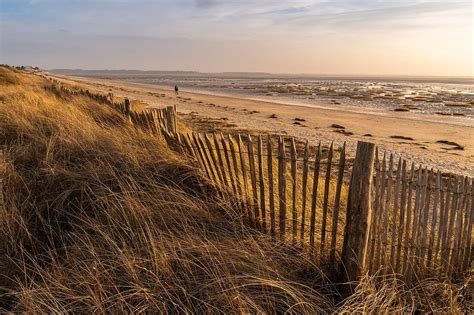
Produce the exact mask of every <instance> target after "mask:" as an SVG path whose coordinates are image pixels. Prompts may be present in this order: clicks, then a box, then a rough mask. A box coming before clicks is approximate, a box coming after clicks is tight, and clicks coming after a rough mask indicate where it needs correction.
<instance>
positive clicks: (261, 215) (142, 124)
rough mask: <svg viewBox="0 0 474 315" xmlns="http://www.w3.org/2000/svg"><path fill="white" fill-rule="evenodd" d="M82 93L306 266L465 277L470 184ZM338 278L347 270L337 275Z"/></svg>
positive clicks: (364, 148) (374, 156)
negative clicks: (209, 127)
mask: <svg viewBox="0 0 474 315" xmlns="http://www.w3.org/2000/svg"><path fill="white" fill-rule="evenodd" d="M53 86H55V89H59V90H65V91H67V92H68V93H83V94H86V95H88V96H90V97H91V98H93V99H95V100H99V101H102V102H104V103H106V104H108V105H111V106H113V107H114V108H117V109H118V110H120V111H121V112H122V113H123V114H124V115H126V116H127V117H128V119H129V120H130V122H131V123H133V124H134V125H135V126H136V127H137V128H140V129H143V130H145V131H146V132H150V133H153V134H156V135H157V136H161V137H163V138H164V139H165V140H166V142H167V144H168V145H169V146H170V147H171V148H172V149H174V150H175V151H177V152H180V153H181V154H184V155H186V156H187V157H189V158H190V159H192V160H193V161H194V162H195V163H196V166H198V167H199V169H200V170H201V171H202V172H203V174H204V175H205V176H206V177H207V178H208V179H209V180H210V181H212V182H214V183H215V184H216V185H219V186H220V187H221V188H222V189H221V191H222V197H223V198H226V197H228V198H229V200H233V201H234V202H235V207H236V208H238V209H240V211H241V214H242V217H243V219H244V220H246V221H247V222H248V223H249V224H251V225H252V226H254V227H255V228H257V229H259V230H261V231H262V232H264V233H268V234H269V235H270V236H271V237H272V238H273V239H274V240H275V242H281V243H286V244H288V245H291V246H294V247H295V249H297V250H301V251H304V252H305V253H306V254H307V255H308V256H309V257H310V258H311V259H315V260H318V261H320V262H322V263H327V264H329V265H330V266H340V267H341V268H343V269H342V271H343V273H344V274H345V277H346V279H347V280H356V279H357V277H359V276H360V275H362V274H363V273H366V272H369V273H370V274H380V275H389V274H391V275H393V274H395V275H397V276H399V277H402V278H405V279H407V280H410V279H411V278H412V277H417V278H420V277H425V276H430V277H433V276H436V277H440V278H459V277H462V276H463V275H465V273H467V272H470V271H471V270H472V269H471V268H472V266H471V264H472V252H473V235H472V234H473V233H472V232H473V231H472V227H473V217H474V200H473V198H474V197H473V196H474V185H473V179H472V178H468V177H465V176H459V175H443V174H441V173H440V172H439V171H434V170H433V169H428V168H426V167H423V166H421V165H420V166H416V165H415V164H414V163H409V161H407V160H404V159H401V158H398V159H395V155H394V154H392V153H387V152H386V153H383V152H378V149H377V148H376V147H375V145H373V144H370V143H365V142H359V143H358V145H357V152H356V156H355V159H350V158H349V157H348V156H347V154H346V148H345V145H342V146H341V147H335V146H334V144H333V143H323V142H320V143H319V144H318V145H317V146H316V147H313V146H310V145H309V144H308V142H306V143H301V142H297V141H296V140H295V139H294V138H290V137H282V136H265V137H262V136H261V135H258V136H252V135H248V134H247V135H241V134H236V135H231V134H228V135H224V134H216V133H212V134H201V133H187V134H183V133H180V132H179V131H178V128H177V114H176V107H174V106H170V107H166V108H162V109H148V110H146V111H143V112H139V113H137V112H134V111H133V110H132V108H131V106H130V102H129V101H128V100H125V102H123V103H114V102H113V96H110V95H109V96H103V95H100V94H93V93H90V92H84V91H82V92H72V91H70V90H69V89H67V88H64V87H62V86H61V85H60V84H55V85H53ZM344 271H345V272H344Z"/></svg>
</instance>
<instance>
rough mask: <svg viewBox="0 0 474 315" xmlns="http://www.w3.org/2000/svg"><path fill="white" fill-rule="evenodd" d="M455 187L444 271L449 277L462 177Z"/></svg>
mask: <svg viewBox="0 0 474 315" xmlns="http://www.w3.org/2000/svg"><path fill="white" fill-rule="evenodd" d="M455 183H456V184H455V186H454V189H453V197H452V202H451V207H450V211H449V212H450V214H449V215H450V217H449V226H448V235H447V237H446V245H447V248H446V255H445V256H444V257H445V264H444V266H443V267H444V268H443V269H444V270H445V272H446V273H447V275H449V274H450V272H451V267H452V266H451V265H450V262H451V255H452V251H453V247H454V244H453V243H454V241H453V235H454V227H455V226H454V223H455V222H456V221H455V220H456V214H457V206H458V199H459V191H460V186H461V183H462V178H461V176H457V177H456V179H455Z"/></svg>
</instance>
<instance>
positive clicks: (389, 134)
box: [54, 76, 474, 177]
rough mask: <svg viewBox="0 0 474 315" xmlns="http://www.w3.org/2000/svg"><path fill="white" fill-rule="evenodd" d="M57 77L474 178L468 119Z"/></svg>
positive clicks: (473, 139)
mask: <svg viewBox="0 0 474 315" xmlns="http://www.w3.org/2000/svg"><path fill="white" fill-rule="evenodd" d="M54 77H55V78H57V79H62V80H65V81H69V82H74V83H75V84H79V85H82V86H83V87H85V88H89V89H91V90H98V91H102V92H104V93H108V92H112V93H114V95H116V96H121V97H125V96H126V97H129V98H131V99H136V100H141V101H144V102H146V103H147V104H149V106H151V107H163V106H169V105H177V106H178V112H179V113H182V114H190V113H192V114H193V115H194V116H199V117H200V118H202V119H206V118H212V119H222V120H225V121H226V122H228V123H231V124H234V125H236V126H237V127H238V128H239V129H249V130H262V131H265V132H271V133H276V134H286V135H289V136H295V137H299V138H304V139H308V140H309V141H310V143H312V144H317V142H318V141H320V140H322V141H326V142H327V141H331V140H334V141H335V143H336V144H342V143H343V142H344V141H345V142H346V143H347V146H348V149H349V151H350V152H352V153H353V151H354V149H355V145H356V143H357V141H359V140H362V141H370V142H374V143H376V144H378V145H379V148H380V150H381V151H389V152H393V153H396V157H397V158H398V156H401V157H404V158H407V159H408V160H410V161H414V162H415V163H422V164H423V165H425V166H427V167H429V168H431V167H432V168H434V169H440V170H441V171H443V172H453V173H457V174H462V175H468V176H471V177H472V176H474V121H473V120H472V119H468V118H464V117H444V116H441V117H438V116H434V115H423V114H418V113H416V112H394V111H389V110H384V109H370V110H369V109H364V108H357V107H350V106H335V105H334V104H330V103H327V104H325V103H321V104H317V105H315V106H308V105H305V104H297V103H292V104H289V102H274V101H265V100H258V99H250V98H240V97H229V96H219V95H209V94H203V93H196V92H185V91H181V92H180V95H179V97H177V96H175V95H174V91H172V90H171V89H166V88H163V87H157V86H155V85H149V84H140V83H128V82H122V81H114V80H107V79H95V78H79V77H64V76H54ZM341 127H342V128H341ZM440 141H442V142H443V143H441V142H440ZM447 143H448V144H447ZM456 144H458V146H457V145H456Z"/></svg>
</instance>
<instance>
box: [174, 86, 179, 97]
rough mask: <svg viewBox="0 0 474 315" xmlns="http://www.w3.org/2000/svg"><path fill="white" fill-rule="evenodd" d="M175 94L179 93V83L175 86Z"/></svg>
mask: <svg viewBox="0 0 474 315" xmlns="http://www.w3.org/2000/svg"><path fill="white" fill-rule="evenodd" d="M174 94H176V95H178V94H179V89H178V86H177V85H175V86H174Z"/></svg>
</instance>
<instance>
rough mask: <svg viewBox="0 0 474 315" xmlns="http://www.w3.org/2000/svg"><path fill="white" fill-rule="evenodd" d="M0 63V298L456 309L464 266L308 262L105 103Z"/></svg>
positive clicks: (218, 309) (273, 309) (304, 309)
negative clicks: (419, 277) (425, 269)
mask: <svg viewBox="0 0 474 315" xmlns="http://www.w3.org/2000/svg"><path fill="white" fill-rule="evenodd" d="M48 84H49V83H48V81H47V80H45V79H43V78H41V77H40V76H37V75H32V74H25V73H23V72H19V71H17V70H14V69H10V68H7V67H0V139H1V145H2V149H3V155H2V162H1V163H0V166H1V169H0V171H1V178H2V186H3V194H2V199H0V201H1V204H0V311H1V312H8V311H13V312H34V313H50V312H54V313H56V312H78V313H92V312H94V313H118V312H127V313H128V312H145V311H146V312H162V313H165V312H174V313H177V312H180V313H181V312H183V313H185V312H187V313H248V312H250V313H258V312H267V313H283V312H289V313H309V314H315V313H333V312H413V311H415V310H422V311H434V312H453V313H469V312H471V311H472V300H471V298H470V297H469V292H472V291H470V290H469V289H470V288H469V285H472V283H470V282H469V281H468V280H466V281H465V282H463V283H457V284H453V283H450V282H444V283H441V282H439V281H435V280H426V281H424V282H423V283H415V284H413V285H410V286H408V285H407V284H405V283H400V282H399V281H397V280H393V279H385V280H381V279H380V280H379V279H377V278H376V277H372V278H367V279H363V281H361V282H360V283H359V285H358V288H357V290H356V293H355V294H354V295H352V296H350V297H349V298H347V299H342V298H341V296H340V295H339V293H338V285H335V284H333V283H332V282H331V281H330V280H329V278H333V276H334V275H326V274H325V271H324V270H320V269H319V268H318V266H317V265H315V263H314V262H312V261H310V260H308V259H307V258H305V257H304V256H299V255H298V254H296V253H294V252H292V251H291V250H289V249H288V248H286V247H284V246H277V245H275V244H274V243H273V242H271V241H270V240H269V239H268V237H267V236H266V235H263V234H260V233H259V232H257V231H255V230H253V229H252V228H249V227H247V226H246V225H245V224H242V220H240V214H239V213H238V212H236V211H235V210H234V207H233V203H232V201H229V200H222V199H221V198H220V197H219V196H220V194H219V193H218V188H216V187H214V186H213V185H212V184H210V183H208V182H207V181H206V180H205V179H204V178H201V177H200V175H199V174H200V173H199V172H197V171H196V169H194V167H193V166H190V163H189V161H186V160H184V159H183V158H182V157H179V156H177V155H175V154H174V153H173V152H172V151H170V150H169V149H167V147H166V145H165V144H164V143H163V142H162V141H161V140H160V138H157V137H153V136H151V135H149V134H146V133H144V132H141V131H139V130H136V129H134V128H133V127H132V126H131V125H130V124H129V123H128V122H127V121H125V120H124V119H123V117H122V116H121V115H120V114H119V113H117V112H116V111H115V110H113V109H112V108H109V107H107V106H105V105H103V104H99V103H97V102H95V101H92V100H91V99H89V98H87V97H85V96H74V97H66V96H62V95H58V94H57V93H53V92H51V91H50V90H49V89H47V86H48Z"/></svg>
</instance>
